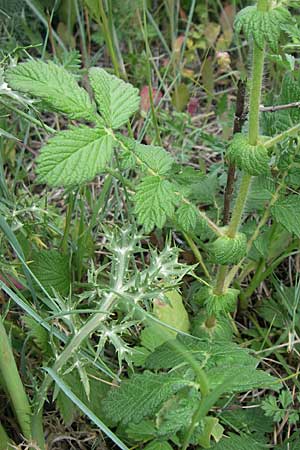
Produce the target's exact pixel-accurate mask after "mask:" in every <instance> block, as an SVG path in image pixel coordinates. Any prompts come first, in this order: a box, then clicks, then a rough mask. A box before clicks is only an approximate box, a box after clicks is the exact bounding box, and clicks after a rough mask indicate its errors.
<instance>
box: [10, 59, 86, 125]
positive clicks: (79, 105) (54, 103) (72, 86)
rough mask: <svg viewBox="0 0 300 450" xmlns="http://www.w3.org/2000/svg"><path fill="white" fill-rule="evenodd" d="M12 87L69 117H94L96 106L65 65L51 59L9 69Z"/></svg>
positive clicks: (26, 63)
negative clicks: (62, 65) (58, 64)
mask: <svg viewBox="0 0 300 450" xmlns="http://www.w3.org/2000/svg"><path fill="white" fill-rule="evenodd" d="M5 76H6V80H7V82H8V84H9V85H10V87H12V88H13V89H15V90H17V91H21V92H25V93H27V94H30V95H32V96H34V97H38V98H40V99H42V100H44V101H45V102H46V103H47V105H48V106H49V109H51V110H53V111H57V112H61V113H64V114H67V116H68V117H69V118H70V119H85V120H89V121H94V120H95V107H94V105H93V104H92V102H91V100H90V98H89V96H88V93H87V92H86V91H85V90H84V89H82V88H81V87H79V86H78V84H77V81H76V80H75V78H74V77H73V76H72V75H71V74H70V73H69V72H67V70H65V69H64V68H63V67H61V66H57V65H56V64H54V63H53V62H51V61H49V62H48V63H45V62H43V61H38V60H33V61H28V62H25V63H21V64H18V65H17V66H15V67H11V68H9V69H8V70H7V71H6V74H5Z"/></svg>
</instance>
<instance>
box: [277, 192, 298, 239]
mask: <svg viewBox="0 0 300 450" xmlns="http://www.w3.org/2000/svg"><path fill="white" fill-rule="evenodd" d="M271 212H272V215H273V217H274V219H275V220H276V221H277V222H278V223H280V224H281V225H282V226H283V227H284V228H286V229H287V230H288V231H289V232H290V233H294V234H295V235H296V236H297V237H300V195H297V194H294V195H289V196H288V197H284V198H282V199H279V200H278V201H277V202H276V203H275V205H274V206H273V208H272V210H271Z"/></svg>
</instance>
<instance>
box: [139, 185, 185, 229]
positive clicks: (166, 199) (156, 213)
mask: <svg viewBox="0 0 300 450" xmlns="http://www.w3.org/2000/svg"><path fill="white" fill-rule="evenodd" d="M134 200H135V213H136V214H137V217H138V221H139V223H140V224H142V225H144V228H145V231H146V232H150V231H151V230H152V229H153V228H154V227H155V226H157V227H158V228H162V227H163V226H164V224H165V223H166V220H167V217H172V216H173V214H174V207H175V205H176V203H177V202H178V196H177V195H176V186H175V185H174V184H172V183H170V182H169V181H168V180H163V179H161V178H160V177H158V176H157V177H156V176H150V177H146V178H144V179H143V180H142V181H141V183H140V184H139V186H138V188H137V192H136V194H135V197H134Z"/></svg>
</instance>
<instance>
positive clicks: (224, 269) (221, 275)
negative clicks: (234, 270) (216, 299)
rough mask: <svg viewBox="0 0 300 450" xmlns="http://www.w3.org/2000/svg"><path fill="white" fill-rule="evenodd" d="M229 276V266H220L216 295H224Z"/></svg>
mask: <svg viewBox="0 0 300 450" xmlns="http://www.w3.org/2000/svg"><path fill="white" fill-rule="evenodd" d="M226 274H227V266H220V267H219V270H218V274H217V279H216V285H215V289H214V294H216V295H222V294H223V291H224V282H225V278H226Z"/></svg>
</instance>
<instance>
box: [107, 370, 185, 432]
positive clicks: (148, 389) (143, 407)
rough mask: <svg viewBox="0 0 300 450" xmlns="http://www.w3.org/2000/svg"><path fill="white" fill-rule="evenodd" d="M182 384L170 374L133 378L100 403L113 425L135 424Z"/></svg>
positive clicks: (153, 411)
mask: <svg viewBox="0 0 300 450" xmlns="http://www.w3.org/2000/svg"><path fill="white" fill-rule="evenodd" d="M186 383H187V381H186V380H183V379H182V378H178V377H176V376H173V375H170V374H158V375H156V374H153V373H151V372H144V373H143V374H135V375H133V376H132V377H131V378H130V379H129V380H126V381H123V382H122V383H121V386H120V387H119V388H113V389H111V391H110V392H109V394H108V396H107V398H106V399H105V400H104V401H103V408H104V411H105V413H106V414H107V416H108V417H109V418H110V419H112V420H114V421H115V422H116V423H117V422H122V423H123V424H128V423H130V422H135V423H138V422H139V421H141V420H142V419H144V418H145V417H151V416H152V415H153V414H154V413H155V412H157V411H158V409H159V408H160V406H161V405H162V403H163V402H164V401H166V400H167V399H168V398H169V397H171V396H172V395H173V394H174V393H175V392H177V391H179V390H180V389H181V388H182V387H184V386H185V384H186Z"/></svg>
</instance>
